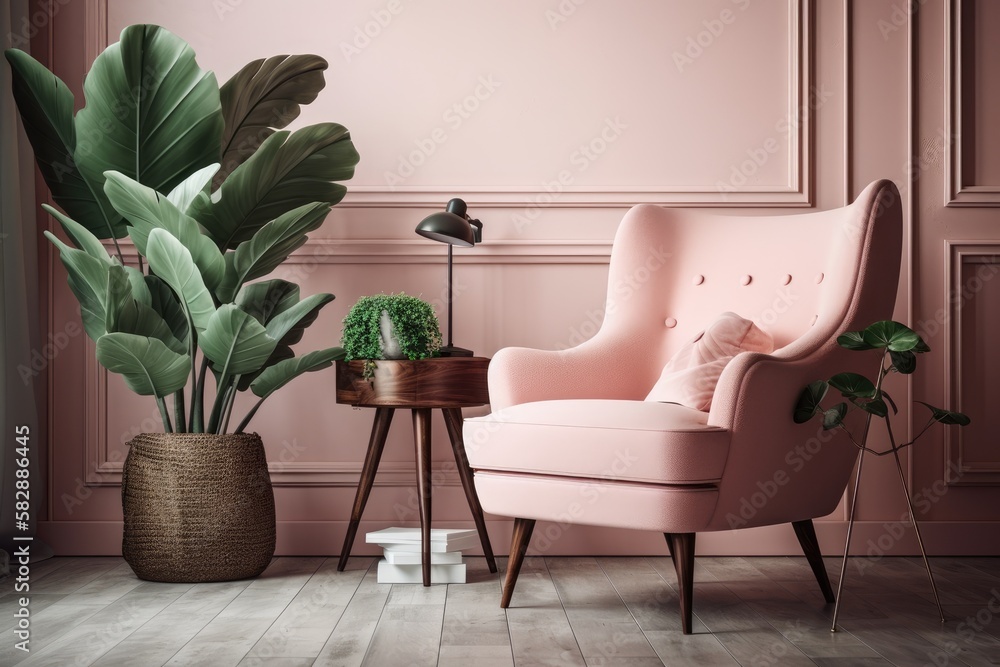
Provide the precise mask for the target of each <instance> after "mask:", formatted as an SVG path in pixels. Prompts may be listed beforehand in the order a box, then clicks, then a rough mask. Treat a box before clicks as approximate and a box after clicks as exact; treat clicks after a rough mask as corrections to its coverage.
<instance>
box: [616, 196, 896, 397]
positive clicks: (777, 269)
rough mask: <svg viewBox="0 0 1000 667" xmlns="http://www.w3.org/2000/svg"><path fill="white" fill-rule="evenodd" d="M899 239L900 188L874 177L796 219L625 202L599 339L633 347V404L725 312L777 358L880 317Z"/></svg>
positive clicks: (889, 295)
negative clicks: (762, 339) (846, 198)
mask: <svg viewBox="0 0 1000 667" xmlns="http://www.w3.org/2000/svg"><path fill="white" fill-rule="evenodd" d="M876 222H877V223H878V224H877V225H876ZM876 228H877V233H874V232H873V230H875V229H876ZM900 235H901V213H900V201H899V192H898V191H897V190H896V187H895V185H893V183H892V182H891V181H885V180H882V181H876V182H874V183H872V184H871V185H869V186H868V187H867V188H866V189H865V190H864V192H862V193H861V195H860V196H859V197H858V198H857V200H856V201H855V202H854V203H853V204H851V205H850V206H846V207H844V208H839V209H833V210H829V211H822V212H817V213H807V214H801V215H780V216H773V215H772V216H733V215H717V214H711V213H705V212H703V211H699V210H695V209H670V208H662V207H659V206H651V205H640V206H636V207H634V208H632V209H631V210H630V211H629V212H628V213H627V214H626V215H625V217H624V219H623V220H622V222H621V225H620V226H619V228H618V232H617V234H616V236H615V241H614V247H613V250H612V255H611V266H610V271H609V280H608V293H607V304H606V315H605V320H604V323H603V325H602V327H601V331H600V332H599V334H598V336H599V337H602V338H604V337H609V338H611V339H614V340H616V341H620V342H621V343H623V344H627V346H628V347H633V346H635V345H638V346H639V347H641V348H642V349H643V350H644V354H645V355H646V358H647V364H646V365H645V368H644V370H643V373H644V376H643V377H641V378H636V389H635V396H633V397H632V398H636V399H641V398H643V397H644V396H645V394H646V392H647V391H648V390H649V388H650V387H652V385H653V384H654V383H655V381H656V379H657V377H658V376H659V373H660V370H661V369H662V367H663V365H664V364H665V363H666V362H667V361H668V360H669V359H670V357H671V356H673V354H674V353H676V352H677V350H678V349H679V348H680V347H681V346H682V345H683V344H684V343H685V342H687V341H688V340H690V339H691V338H692V337H693V336H694V335H696V334H697V333H698V332H700V331H702V330H704V329H705V327H706V326H708V325H709V324H710V323H711V322H712V321H713V320H714V319H715V318H716V317H717V316H718V315H719V314H721V313H723V312H725V311H732V312H735V313H737V314H739V315H741V316H742V317H745V318H747V319H751V320H753V321H754V322H756V323H757V325H758V326H760V327H761V328H762V329H763V330H765V331H767V332H768V333H770V334H771V335H772V336H773V337H774V340H775V347H776V349H778V350H780V353H783V354H785V353H796V350H798V351H799V353H801V352H802V351H804V350H807V349H813V348H816V347H817V346H819V345H822V344H823V343H824V342H826V341H830V340H832V339H835V338H836V335H837V333H838V332H839V331H842V330H849V329H851V328H852V327H853V328H863V327H864V326H867V325H868V324H870V323H871V321H874V320H875V319H884V318H888V317H890V316H891V314H892V305H893V302H894V300H895V296H896V285H897V279H898V274H899V261H900V257H899V254H900V252H899V251H900V242H899V238H900ZM862 263H863V266H862ZM863 268H864V272H862V269H863ZM855 302H856V303H855ZM852 303H855V307H854V310H852V311H850V314H851V319H850V320H847V319H845V318H847V316H848V315H849V309H850V307H851V304H852Z"/></svg>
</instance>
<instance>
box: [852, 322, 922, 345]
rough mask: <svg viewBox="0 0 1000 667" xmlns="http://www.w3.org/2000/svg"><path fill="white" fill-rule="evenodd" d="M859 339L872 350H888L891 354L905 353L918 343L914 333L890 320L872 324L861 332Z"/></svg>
mask: <svg viewBox="0 0 1000 667" xmlns="http://www.w3.org/2000/svg"><path fill="white" fill-rule="evenodd" d="M861 337H862V339H863V340H864V342H866V343H868V344H869V345H871V346H872V347H874V348H888V349H889V350H890V351H893V352H906V351H907V350H912V349H913V348H915V347H916V346H917V345H918V344H919V343H920V336H918V335H917V332H916V331H914V330H913V329H911V328H909V327H908V326H906V325H905V324H900V323H899V322H894V321H892V320H882V321H881V322H876V323H875V324H872V325H871V326H869V327H868V328H867V329H865V330H864V331H863V332H862V334H861Z"/></svg>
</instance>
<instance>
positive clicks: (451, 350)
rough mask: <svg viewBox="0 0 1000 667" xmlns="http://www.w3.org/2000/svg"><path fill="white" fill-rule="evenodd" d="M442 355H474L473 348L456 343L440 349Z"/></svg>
mask: <svg viewBox="0 0 1000 667" xmlns="http://www.w3.org/2000/svg"><path fill="white" fill-rule="evenodd" d="M438 352H439V353H440V355H441V356H442V357H471V356H474V355H473V353H472V350H466V349H465V348H464V347H455V346H454V345H446V346H444V347H442V348H441V349H440V350H438Z"/></svg>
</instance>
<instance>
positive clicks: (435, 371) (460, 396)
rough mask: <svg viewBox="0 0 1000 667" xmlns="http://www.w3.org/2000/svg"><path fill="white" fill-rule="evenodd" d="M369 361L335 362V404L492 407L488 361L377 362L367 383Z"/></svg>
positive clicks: (393, 360)
mask: <svg viewBox="0 0 1000 667" xmlns="http://www.w3.org/2000/svg"><path fill="white" fill-rule="evenodd" d="M365 363H366V362H365V361H364V360H360V359H356V360H354V361H338V362H337V402H338V403H346V404H349V405H353V406H355V407H371V408H467V407H474V406H477V405H485V404H486V403H489V402H490V397H489V390H488V388H487V384H486V372H487V369H488V368H489V365H490V360H489V359H488V358H486V357H434V358H431V359H420V360H417V361H410V360H408V359H378V360H376V361H375V365H376V367H375V373H374V376H373V377H372V378H370V379H367V380H366V379H365V378H364V368H365Z"/></svg>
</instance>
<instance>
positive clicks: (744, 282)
mask: <svg viewBox="0 0 1000 667" xmlns="http://www.w3.org/2000/svg"><path fill="white" fill-rule="evenodd" d="M751 282H753V277H751V276H749V275H747V276H743V277H742V278H740V284H741V285H749V284H750V283H751Z"/></svg>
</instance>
